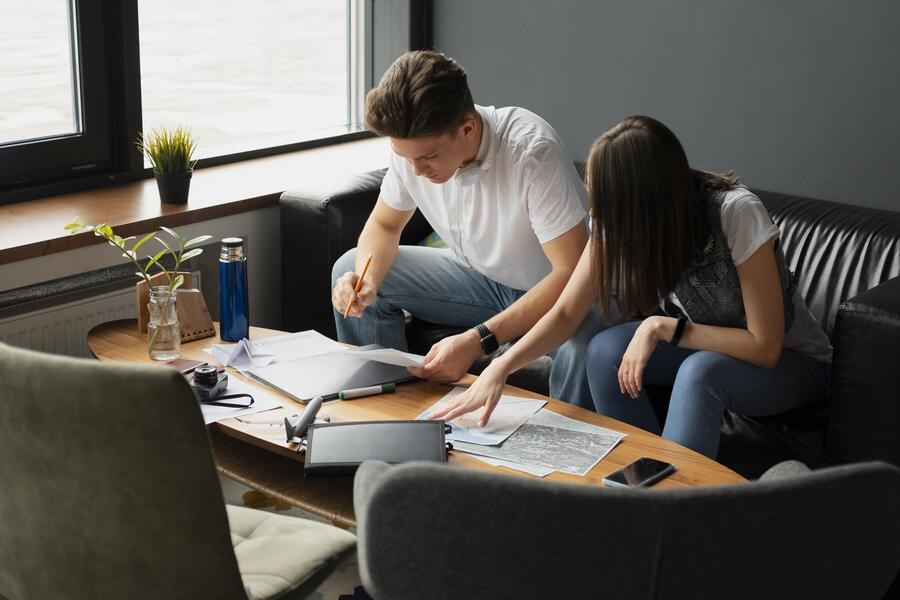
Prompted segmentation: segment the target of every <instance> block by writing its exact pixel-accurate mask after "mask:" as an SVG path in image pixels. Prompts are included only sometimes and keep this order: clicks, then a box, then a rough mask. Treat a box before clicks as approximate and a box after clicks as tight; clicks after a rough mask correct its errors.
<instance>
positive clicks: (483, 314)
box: [331, 246, 605, 409]
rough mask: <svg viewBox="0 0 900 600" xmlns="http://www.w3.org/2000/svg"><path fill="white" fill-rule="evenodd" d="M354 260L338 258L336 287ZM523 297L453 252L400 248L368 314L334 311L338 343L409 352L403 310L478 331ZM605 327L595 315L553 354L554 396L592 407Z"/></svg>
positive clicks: (334, 277)
mask: <svg viewBox="0 0 900 600" xmlns="http://www.w3.org/2000/svg"><path fill="white" fill-rule="evenodd" d="M355 261H356V249H355V248H354V249H353V250H350V251H349V252H347V253H346V254H344V255H343V256H342V257H341V258H339V259H338V260H337V262H336V263H335V264H334V268H333V269H332V272H331V276H332V287H334V282H335V281H336V280H337V278H338V277H340V276H341V275H343V274H344V273H346V272H347V271H353V270H354V268H355ZM524 294H525V292H524V291H522V290H517V289H513V288H511V287H508V286H505V285H502V284H500V283H497V282H496V281H493V280H491V279H489V278H488V277H485V276H484V275H482V274H481V273H479V272H478V271H476V270H474V269H472V268H471V267H467V266H465V265H463V264H461V263H460V262H459V261H458V260H457V259H456V258H455V256H454V255H453V253H452V252H451V251H449V250H444V249H438V248H427V247H422V246H400V250H399V252H398V253H397V258H396V260H395V261H394V264H393V265H392V266H391V270H390V271H389V272H388V275H387V277H386V278H385V279H384V282H383V283H382V284H381V288H380V289H379V290H378V297H377V299H376V300H375V302H373V303H372V304H371V305H370V306H369V307H368V308H367V309H366V311H365V312H364V313H363V316H362V317H360V318H353V317H348V318H346V319H344V318H343V315H340V314H338V313H337V312H335V323H337V332H338V339H339V340H340V341H342V342H345V343H349V344H358V345H365V344H381V345H382V346H387V347H389V348H397V349H398V350H407V344H406V322H405V316H404V314H403V311H404V310H406V311H408V312H409V313H410V314H412V315H413V316H415V317H417V318H419V319H422V320H423V321H428V322H431V323H438V324H440V325H448V326H451V327H474V326H475V325H478V324H479V323H483V322H484V321H487V320H488V319H490V318H491V317H493V316H494V315H496V314H497V313H499V312H501V311H503V310H505V309H506V308H507V307H508V306H510V305H511V304H512V303H514V302H515V301H516V300H518V299H519V298H521V297H522V296H523V295H524ZM604 323H605V322H604V320H603V319H602V318H600V317H599V315H597V314H595V313H594V312H591V313H590V314H589V315H588V317H587V318H586V319H585V320H584V322H583V323H582V324H581V327H580V328H579V329H578V331H577V332H576V333H575V335H574V336H573V337H572V339H570V340H569V341H568V342H566V343H565V344H564V345H563V346H561V347H560V348H559V349H557V350H556V351H555V352H554V353H553V354H552V356H553V369H552V371H551V372H550V395H551V396H552V397H554V398H559V399H561V400H565V401H566V402H570V403H572V404H577V405H579V406H582V407H584V408H588V409H592V408H593V403H592V401H591V393H590V390H589V389H588V383H587V377H586V375H585V368H584V356H585V348H586V346H587V343H588V342H589V341H590V339H591V338H592V337H593V336H594V334H596V333H597V332H598V331H600V330H601V329H603V327H604V326H605V324H604Z"/></svg>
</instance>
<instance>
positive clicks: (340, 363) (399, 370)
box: [247, 344, 417, 404]
mask: <svg viewBox="0 0 900 600" xmlns="http://www.w3.org/2000/svg"><path fill="white" fill-rule="evenodd" d="M381 347H382V346H378V345H377V344H372V345H369V346H362V347H361V348H360V349H361V350H369V349H375V348H381ZM247 375H249V376H250V377H252V378H254V379H256V380H257V381H259V382H260V383H262V384H264V385H267V386H269V387H271V388H274V389H276V390H278V391H279V392H281V393H283V394H286V395H288V396H290V397H291V398H293V399H294V400H296V401H297V402H302V403H303V404H306V403H307V402H309V401H310V400H312V399H313V398H315V397H316V396H321V397H322V399H323V400H335V399H337V397H338V392H340V391H342V390H350V389H355V388H361V387H369V386H373V385H382V384H385V383H403V382H405V381H413V380H415V379H417V378H416V377H415V376H414V375H412V374H411V373H410V372H409V371H407V370H406V367H398V366H396V365H388V364H385V363H380V362H375V361H372V360H367V359H365V358H361V357H358V356H352V355H349V354H344V353H341V352H328V353H326V354H317V355H315V356H307V357H305V358H298V359H295V360H289V361H284V362H276V363H272V364H271V365H266V366H264V367H256V368H255V369H251V370H250V371H247Z"/></svg>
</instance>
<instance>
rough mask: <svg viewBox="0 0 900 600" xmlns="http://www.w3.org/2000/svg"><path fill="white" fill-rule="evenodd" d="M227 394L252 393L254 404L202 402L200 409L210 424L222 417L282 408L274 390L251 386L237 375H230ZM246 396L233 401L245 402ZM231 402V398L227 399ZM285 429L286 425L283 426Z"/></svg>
mask: <svg viewBox="0 0 900 600" xmlns="http://www.w3.org/2000/svg"><path fill="white" fill-rule="evenodd" d="M225 393H226V394H250V395H251V396H253V405H252V406H250V407H249V408H231V407H229V406H215V405H213V404H201V405H200V410H201V411H202V412H203V421H204V422H205V423H206V424H207V425H209V424H210V423H215V422H216V421H221V420H222V419H230V418H231V417H239V416H241V415H249V414H253V413H258V412H263V411H266V410H272V409H273V408H280V407H281V402H279V401H278V400H277V397H276V396H275V394H273V393H272V392H270V391H268V390H266V389H261V388H260V387H259V386H251V385H250V384H249V383H247V382H246V381H243V380H241V379H239V378H238V377H237V376H235V375H231V374H229V375H228V389H227V390H226V391H225ZM245 401H246V399H244V398H236V399H235V400H234V401H233V402H234V403H236V404H240V403H243V402H245ZM225 402H229V400H225ZM282 430H284V427H282Z"/></svg>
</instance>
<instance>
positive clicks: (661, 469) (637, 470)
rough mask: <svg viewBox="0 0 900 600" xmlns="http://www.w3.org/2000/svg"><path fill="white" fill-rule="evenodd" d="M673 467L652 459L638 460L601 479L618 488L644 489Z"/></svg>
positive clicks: (672, 470)
mask: <svg viewBox="0 0 900 600" xmlns="http://www.w3.org/2000/svg"><path fill="white" fill-rule="evenodd" d="M674 471H675V467H674V466H672V465H671V464H669V463H667V462H663V461H661V460H656V459H653V458H639V459H637V460H636V461H634V462H633V463H631V464H630V465H626V466H624V467H622V468H621V469H619V470H618V471H616V472H615V473H611V474H609V475H607V476H606V477H604V478H603V482H604V483H606V484H608V485H612V486H619V487H644V486H648V485H650V484H652V483H654V482H656V481H659V480H660V479H662V478H663V477H665V476H666V475H668V474H669V473H672V472H674Z"/></svg>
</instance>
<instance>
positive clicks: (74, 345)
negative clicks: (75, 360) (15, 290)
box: [0, 271, 202, 358]
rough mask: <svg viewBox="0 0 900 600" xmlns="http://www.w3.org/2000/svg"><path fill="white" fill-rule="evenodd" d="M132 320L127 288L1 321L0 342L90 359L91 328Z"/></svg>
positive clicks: (132, 301) (196, 281)
mask: <svg viewBox="0 0 900 600" xmlns="http://www.w3.org/2000/svg"><path fill="white" fill-rule="evenodd" d="M192 276H193V279H192V281H193V283H194V287H196V288H197V289H202V287H201V283H200V271H194V272H193V273H192ZM135 317H136V312H135V293H134V287H126V288H123V289H121V290H114V291H111V292H106V293H103V294H97V295H94V296H90V297H87V298H82V299H80V300H75V301H72V302H66V303H61V304H56V305H53V306H49V307H47V308H41V309H39V310H35V311H32V312H26V313H22V314H19V315H15V316H11V317H6V318H4V319H0V341H2V342H6V343H7V344H10V345H12V346H19V347H20V348H29V349H31V350H40V351H42V352H52V353H54V354H66V355H68V356H81V357H85V358H91V357H92V356H93V355H92V354H91V351H90V349H89V348H88V345H87V334H88V332H89V331H90V330H91V328H93V327H94V326H96V325H99V324H101V323H106V322H107V321H115V320H117V319H134V318H135Z"/></svg>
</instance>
